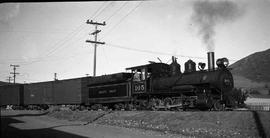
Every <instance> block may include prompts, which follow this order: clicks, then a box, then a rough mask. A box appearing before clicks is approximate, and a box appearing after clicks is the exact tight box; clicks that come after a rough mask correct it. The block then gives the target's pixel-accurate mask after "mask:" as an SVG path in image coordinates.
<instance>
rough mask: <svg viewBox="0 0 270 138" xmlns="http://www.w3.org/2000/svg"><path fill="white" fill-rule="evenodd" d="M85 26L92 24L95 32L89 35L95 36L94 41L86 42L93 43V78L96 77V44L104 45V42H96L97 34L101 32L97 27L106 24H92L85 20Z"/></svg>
mask: <svg viewBox="0 0 270 138" xmlns="http://www.w3.org/2000/svg"><path fill="white" fill-rule="evenodd" d="M86 24H92V25H95V31H94V32H93V33H91V35H94V36H95V41H91V40H86V42H87V43H94V72H93V76H96V58H97V57H96V52H97V45H98V44H102V45H104V44H105V42H98V41H97V35H98V33H100V32H101V30H98V29H97V27H98V25H102V26H105V25H106V23H105V22H103V23H98V22H93V20H91V21H89V20H87V21H86Z"/></svg>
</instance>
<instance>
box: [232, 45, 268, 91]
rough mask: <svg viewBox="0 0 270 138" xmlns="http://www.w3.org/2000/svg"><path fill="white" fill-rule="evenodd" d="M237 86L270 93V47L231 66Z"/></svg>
mask: <svg viewBox="0 0 270 138" xmlns="http://www.w3.org/2000/svg"><path fill="white" fill-rule="evenodd" d="M230 68H232V73H233V76H234V81H235V87H238V88H239V87H241V88H248V89H250V88H253V89H257V90H259V91H261V93H262V94H266V93H268V89H269V88H270V49H268V50H265V51H261V52H256V53H254V54H251V55H249V56H247V57H245V58H243V59H241V60H239V61H237V62H235V63H234V64H232V65H231V66H230Z"/></svg>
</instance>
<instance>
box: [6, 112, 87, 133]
mask: <svg viewBox="0 0 270 138" xmlns="http://www.w3.org/2000/svg"><path fill="white" fill-rule="evenodd" d="M20 116H23V115H20ZM24 116H25V115H24ZM16 117H17V116H16ZM11 123H12V124H13V123H24V122H22V121H19V120H16V119H13V118H11V117H1V138H59V137H61V138H62V137H63V138H85V137H83V136H79V135H75V134H71V133H67V132H62V131H58V130H55V129H53V128H54V127H51V128H43V129H27V130H23V129H18V128H15V127H12V126H10V124H11Z"/></svg>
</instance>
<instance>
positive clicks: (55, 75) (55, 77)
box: [54, 73, 58, 81]
mask: <svg viewBox="0 0 270 138" xmlns="http://www.w3.org/2000/svg"><path fill="white" fill-rule="evenodd" d="M57 80H58V79H57V73H54V81H57Z"/></svg>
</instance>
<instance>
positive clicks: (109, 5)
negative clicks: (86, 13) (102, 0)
mask: <svg viewBox="0 0 270 138" xmlns="http://www.w3.org/2000/svg"><path fill="white" fill-rule="evenodd" d="M112 3H113V2H110V3H108V4H107V6H106V7H104V8H103V9H102V10H101V11H100V12H99V13H98V14H96V15H95V16H94V17H92V18H93V20H95V19H96V18H97V17H98V16H99V15H100V14H101V13H102V12H103V11H104V10H105V9H106V8H107V7H109V6H110V5H111V4H112Z"/></svg>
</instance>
